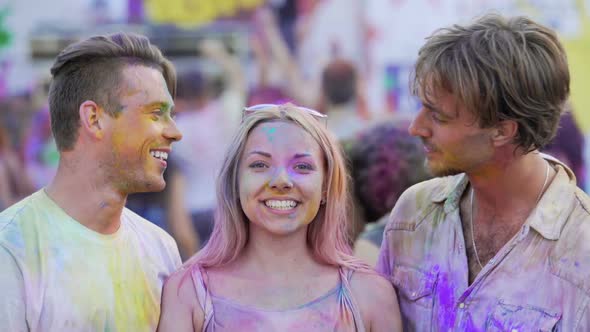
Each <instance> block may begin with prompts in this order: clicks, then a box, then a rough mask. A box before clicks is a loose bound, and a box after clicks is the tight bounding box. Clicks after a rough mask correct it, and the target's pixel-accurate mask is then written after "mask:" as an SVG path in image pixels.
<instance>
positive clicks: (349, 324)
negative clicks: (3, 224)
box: [158, 104, 401, 332]
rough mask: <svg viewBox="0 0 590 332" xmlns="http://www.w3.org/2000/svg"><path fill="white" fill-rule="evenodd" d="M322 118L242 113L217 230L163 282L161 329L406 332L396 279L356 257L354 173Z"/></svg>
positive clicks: (220, 186)
mask: <svg viewBox="0 0 590 332" xmlns="http://www.w3.org/2000/svg"><path fill="white" fill-rule="evenodd" d="M324 118H325V116H323V115H322V114H321V113H319V112H317V111H313V110H309V109H304V108H300V107H297V106H295V105H292V104H284V105H273V106H268V105H258V106H253V107H251V108H247V109H245V113H244V120H243V122H242V124H241V126H240V127H239V129H238V131H237V132H236V134H235V135H234V137H233V140H232V144H231V145H230V148H229V150H228V151H227V153H226V156H225V160H224V163H223V167H222V170H221V173H220V176H219V179H218V182H217V204H218V214H217V217H216V222H215V228H214V231H213V234H212V236H211V239H210V240H209V242H208V243H207V245H206V246H205V248H203V249H202V250H201V251H200V252H199V253H197V254H196V255H195V256H194V257H193V258H191V259H190V260H189V261H188V262H187V263H185V265H184V266H183V267H182V268H181V269H180V270H179V271H177V272H176V273H175V274H174V275H173V276H171V277H170V278H169V279H168V281H167V282H166V286H165V287H164V295H163V297H162V316H161V317H160V323H159V326H158V331H160V332H165V331H174V332H181V331H186V332H188V331H309V332H314V331H351V332H352V331H354V332H362V331H401V325H400V324H401V322H400V317H399V312H398V307H397V300H396V295H395V292H394V290H393V287H392V286H391V284H389V283H388V282H387V281H386V280H385V279H383V278H381V277H380V276H379V275H377V274H376V273H374V271H372V270H371V269H370V268H369V267H368V266H367V265H366V264H363V263H362V262H361V261H359V260H358V259H355V258H354V257H353V256H351V255H350V251H351V250H350V247H349V246H348V243H347V240H346V232H345V230H346V223H347V219H346V208H347V195H348V191H347V172H346V168H345V165H344V160H343V157H342V155H341V152H340V149H339V147H338V144H337V142H336V141H335V139H334V138H333V136H332V135H331V134H330V133H329V132H328V130H327V129H326V127H325V122H324V120H325V119H324Z"/></svg>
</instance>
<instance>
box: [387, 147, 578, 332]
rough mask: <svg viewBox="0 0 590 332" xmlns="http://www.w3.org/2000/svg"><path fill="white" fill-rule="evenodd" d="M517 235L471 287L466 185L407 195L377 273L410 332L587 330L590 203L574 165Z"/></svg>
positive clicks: (560, 168) (560, 169)
mask: <svg viewBox="0 0 590 332" xmlns="http://www.w3.org/2000/svg"><path fill="white" fill-rule="evenodd" d="M548 161H549V162H550V164H551V165H552V166H553V167H554V169H555V170H556V171H557V175H556V176H555V177H554V179H553V181H552V182H551V184H550V185H549V187H548V188H547V190H546V192H545V194H544V195H543V197H542V198H541V200H540V201H539V204H538V205H537V207H536V208H535V209H534V210H533V211H532V212H531V214H530V216H529V217H528V218H527V220H526V221H525V223H524V225H523V226H522V228H521V229H520V231H519V232H518V233H517V234H516V235H515V236H514V237H513V238H512V239H511V240H510V241H509V242H508V243H506V245H504V247H503V248H502V249H501V250H500V251H499V252H498V253H497V254H496V256H494V257H493V258H492V259H491V260H490V261H489V262H488V263H487V264H486V265H485V266H484V268H483V270H481V272H480V273H479V274H478V275H477V277H476V279H475V280H474V282H473V283H472V284H471V285H469V279H468V276H469V270H468V265H467V254H466V251H465V238H464V236H463V230H462V225H461V218H460V208H459V205H460V200H461V196H462V195H463V192H464V190H465V189H466V187H467V185H468V182H469V180H468V178H467V176H466V175H465V174H460V175H456V176H451V177H445V178H436V179H433V180H430V181H426V182H422V183H419V184H417V185H415V186H413V187H412V188H410V189H408V190H407V191H406V192H405V193H404V194H403V195H402V197H400V199H399V200H398V202H397V204H396V206H395V208H394V209H393V211H392V213H391V216H390V220H389V222H388V225H387V227H386V229H385V233H384V238H383V243H382V246H381V252H380V256H379V261H378V263H377V271H378V272H380V273H381V274H383V275H385V276H386V277H387V278H389V280H390V281H391V282H392V283H393V285H394V286H395V288H396V290H397V293H398V299H399V302H400V309H401V313H402V318H403V324H404V331H554V330H558V331H590V309H589V308H588V304H589V302H590V212H589V211H590V200H589V197H588V196H587V195H586V194H585V193H584V192H583V191H582V190H581V189H579V188H578V187H576V180H575V176H574V175H573V173H572V171H571V170H570V169H569V168H567V166H565V165H563V164H562V163H560V162H558V161H557V160H554V159H548Z"/></svg>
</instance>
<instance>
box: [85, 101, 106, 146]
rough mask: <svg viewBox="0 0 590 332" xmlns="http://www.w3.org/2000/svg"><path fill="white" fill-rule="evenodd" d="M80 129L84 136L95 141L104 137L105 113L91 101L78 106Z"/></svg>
mask: <svg viewBox="0 0 590 332" xmlns="http://www.w3.org/2000/svg"><path fill="white" fill-rule="evenodd" d="M79 112H80V127H81V130H82V131H84V132H85V133H86V134H88V135H90V136H91V137H93V138H95V139H102V137H103V136H104V125H105V123H104V121H105V119H104V117H105V115H106V114H105V111H104V109H103V108H102V107H100V106H98V105H97V104H96V103H95V102H94V101H92V100H86V101H85V102H83V103H82V104H80V109H79Z"/></svg>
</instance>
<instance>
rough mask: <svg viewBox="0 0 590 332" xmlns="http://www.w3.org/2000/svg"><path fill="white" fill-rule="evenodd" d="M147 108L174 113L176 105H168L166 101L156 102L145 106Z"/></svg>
mask: <svg viewBox="0 0 590 332" xmlns="http://www.w3.org/2000/svg"><path fill="white" fill-rule="evenodd" d="M145 108H147V109H153V108H161V109H162V110H163V111H173V110H174V104H171V103H168V102H165V101H155V102H153V103H149V104H147V105H145Z"/></svg>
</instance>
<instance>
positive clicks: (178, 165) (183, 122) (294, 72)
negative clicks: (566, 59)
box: [0, 1, 585, 264]
mask: <svg viewBox="0 0 590 332" xmlns="http://www.w3.org/2000/svg"><path fill="white" fill-rule="evenodd" d="M272 3H273V2H271V4H272ZM294 3H295V2H294V1H283V2H282V4H281V5H277V6H272V5H270V6H268V7H264V8H260V9H259V10H257V11H256V12H255V13H253V14H252V17H251V18H250V24H251V29H249V31H250V32H249V33H250V35H249V36H248V38H249V43H248V46H249V59H248V61H246V62H244V61H243V59H240V58H239V57H238V56H237V55H236V54H235V53H232V52H230V50H228V48H227V46H226V45H225V44H223V43H222V42H220V41H219V40H216V39H207V40H204V41H200V42H198V49H199V54H200V55H201V57H203V58H204V60H206V61H207V63H208V64H211V66H214V67H215V68H216V70H214V71H210V70H203V68H201V67H197V66H195V67H194V68H193V67H190V66H184V67H183V68H180V67H178V88H177V96H176V99H175V104H176V111H177V114H178V116H177V118H176V122H177V125H178V127H179V129H180V130H181V131H182V133H183V136H184V138H183V139H182V141H180V142H178V143H176V144H175V145H174V146H173V151H172V153H171V155H170V159H169V167H168V169H167V171H166V175H165V176H166V178H167V187H166V189H165V190H164V191H163V192H160V193H145V194H135V195H132V196H130V197H129V198H128V203H127V206H128V207H129V208H130V209H132V210H134V211H135V212H137V213H138V214H140V215H142V216H143V217H145V218H146V219H148V220H150V221H152V222H153V223H155V224H157V225H159V226H160V227H162V228H163V229H165V230H167V231H168V232H169V233H170V234H171V235H172V236H173V237H174V238H175V239H176V241H177V243H178V246H179V249H180V252H181V255H182V256H183V258H188V257H190V256H191V255H192V254H193V253H194V252H196V251H197V250H199V248H201V247H202V246H203V245H204V244H205V243H206V241H207V239H208V237H209V235H210V233H211V231H212V224H213V220H214V216H215V211H214V203H215V201H216V189H215V186H216V183H215V180H216V178H217V173H218V171H219V167H220V165H221V162H222V160H223V157H224V153H225V149H226V147H227V146H228V145H229V141H228V139H229V137H231V133H232V132H233V131H234V130H235V128H236V127H237V125H238V124H239V123H240V120H241V116H242V115H241V112H242V109H243V108H244V107H245V106H250V105H254V104H267V103H273V104H274V103H283V102H286V101H292V102H294V103H295V104H298V105H304V106H306V107H309V108H314V109H317V110H318V111H320V112H322V113H325V114H327V115H328V120H327V126H328V128H329V129H330V130H331V131H332V133H333V134H334V135H335V136H336V137H337V138H338V139H339V140H340V141H341V143H342V148H343V150H344V151H345V154H346V156H347V157H348V161H349V165H348V166H349V168H350V175H351V181H352V188H353V189H354V190H353V195H352V197H351V201H352V202H353V205H352V206H353V207H354V208H353V209H352V212H351V213H352V215H351V218H352V220H354V223H353V225H352V226H351V229H350V234H351V239H352V241H354V242H355V252H356V254H357V255H358V256H359V257H362V258H364V259H365V260H367V261H368V262H369V263H371V264H372V263H374V262H375V261H376V255H377V252H378V247H379V245H380V243H381V236H382V234H383V227H384V225H385V221H386V216H387V214H388V212H389V211H390V210H391V208H392V207H393V206H394V204H395V202H396V200H397V198H398V197H399V196H400V195H401V193H402V192H403V191H404V190H405V189H406V188H408V187H409V186H411V185H413V184H414V183H417V182H420V181H423V180H425V179H427V178H428V177H429V175H428V173H427V171H426V169H425V168H424V151H423V148H422V145H421V142H420V140H419V139H418V138H415V137H411V136H410V135H409V134H408V133H407V127H408V125H409V123H410V121H411V118H410V117H409V116H408V115H407V114H408V112H396V113H391V112H387V111H384V110H371V109H368V107H367V102H366V96H365V93H366V91H365V89H364V85H363V82H364V80H365V77H364V73H363V71H362V70H361V69H360V68H358V66H357V65H355V63H354V62H353V61H350V60H348V59H346V58H344V57H342V56H341V54H339V50H338V45H334V47H333V49H332V54H331V59H330V60H329V61H328V62H327V63H325V64H322V65H323V69H322V71H321V75H320V76H319V78H317V79H313V78H309V77H308V75H305V74H304V71H305V70H304V69H305V68H304V66H305V64H306V61H307V62H313V61H314V59H301V58H300V57H299V52H298V50H299V45H300V44H301V43H302V42H303V41H304V40H305V39H306V38H310V36H311V35H313V33H314V31H313V30H311V29H310V26H309V24H308V22H309V21H310V17H309V15H313V10H310V11H308V15H306V16H302V15H298V12H299V11H298V10H297V9H296V8H295V6H294ZM310 13H311V14H310ZM212 72H214V74H212ZM47 91H48V82H47V81H45V80H43V79H40V80H39V82H37V83H36V84H34V85H33V86H32V87H31V88H30V89H28V90H27V91H23V92H22V93H18V94H14V95H9V96H4V97H2V99H1V100H0V210H3V209H4V208H6V207H8V206H10V205H11V204H13V203H15V202H17V201H18V200H20V199H22V198H23V197H25V196H27V195H29V194H31V193H32V192H34V191H35V190H37V189H39V188H42V187H43V186H45V185H47V184H48V183H49V181H50V180H51V178H52V176H53V174H54V173H55V171H56V167H57V163H58V160H59V154H58V152H57V149H56V147H55V143H54V141H53V138H52V135H51V129H50V119H49V112H48V106H47V104H46V99H47ZM410 113H411V112H410ZM402 114H405V115H402ZM131 134H132V133H131ZM583 145H584V136H583V135H582V133H581V131H580V129H579V128H578V126H577V125H576V121H575V119H574V117H573V113H572V112H567V113H566V114H565V115H564V116H563V118H562V124H561V126H560V130H559V132H558V135H557V137H556V139H555V140H554V141H553V142H552V144H551V145H550V146H549V147H548V148H547V151H546V152H548V153H549V154H551V155H553V156H555V157H557V158H559V159H560V160H562V161H563V162H564V163H566V164H568V165H569V166H570V167H571V168H572V170H574V172H575V173H576V176H577V178H578V183H584V181H585V174H584V170H585V167H584V158H583V149H584V147H583Z"/></svg>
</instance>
